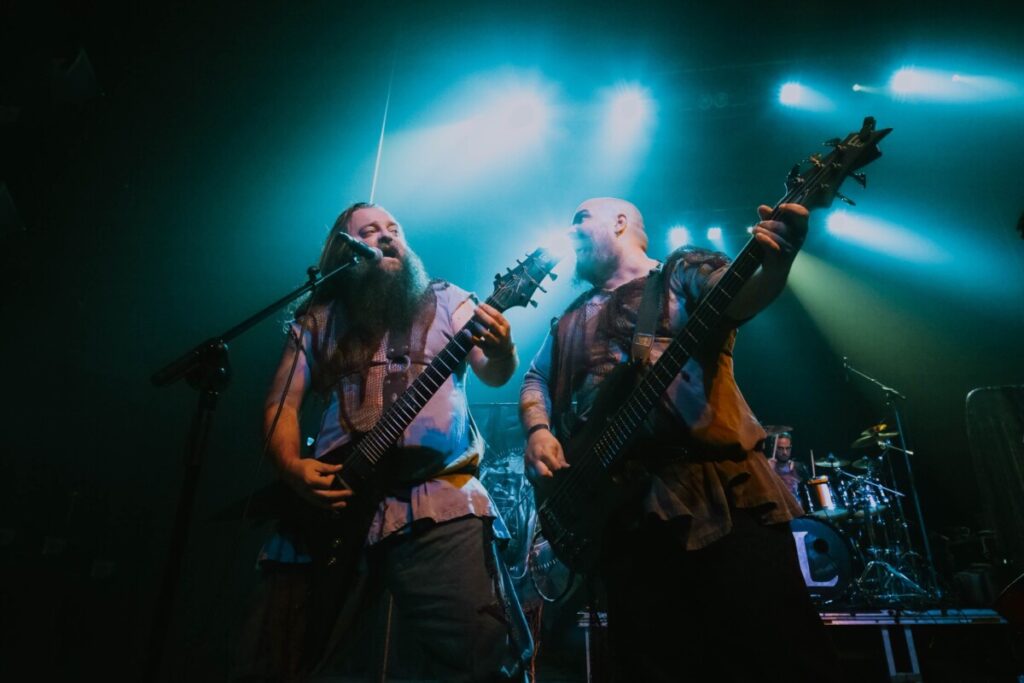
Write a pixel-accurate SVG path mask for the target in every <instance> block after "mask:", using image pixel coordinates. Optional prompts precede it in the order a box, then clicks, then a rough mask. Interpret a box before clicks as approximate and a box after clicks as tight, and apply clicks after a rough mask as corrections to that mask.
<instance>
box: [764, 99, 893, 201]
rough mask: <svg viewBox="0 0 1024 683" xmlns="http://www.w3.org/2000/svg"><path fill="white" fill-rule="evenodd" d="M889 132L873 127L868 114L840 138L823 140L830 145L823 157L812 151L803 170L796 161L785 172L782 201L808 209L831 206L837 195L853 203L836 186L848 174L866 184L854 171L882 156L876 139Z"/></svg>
mask: <svg viewBox="0 0 1024 683" xmlns="http://www.w3.org/2000/svg"><path fill="white" fill-rule="evenodd" d="M891 132H892V128H883V129H882V130H875V119H874V117H871V116H868V117H865V119H864V125H863V126H861V129H860V130H859V131H854V132H852V133H850V134H849V135H847V136H846V137H845V138H843V139H842V140H840V139H839V138H833V139H831V140H828V141H826V142H825V144H826V145H827V146H829V147H831V148H832V151H831V152H829V153H828V154H827V155H826V156H824V157H822V156H821V155H820V154H812V155H811V157H810V159H809V160H808V162H809V163H810V166H808V167H807V169H806V171H803V172H802V171H801V170H800V166H799V164H798V165H796V166H794V167H793V170H791V171H790V172H789V176H788V177H787V178H786V189H787V190H788V191H789V192H788V193H787V194H786V197H785V198H783V200H782V202H793V203H796V204H802V205H803V206H806V207H807V208H809V209H811V208H818V207H828V206H831V204H832V201H833V200H834V199H836V198H837V197H838V198H839V199H840V200H841V201H844V202H846V203H847V204H851V205H852V204H854V202H853V200H852V199H850V198H849V197H846V196H844V195H843V194H841V193H840V192H839V186H840V185H842V184H843V181H845V180H846V179H847V178H850V177H852V178H853V179H854V180H855V181H857V182H858V183H860V185H861V186H862V187H866V186H867V177H866V176H865V175H864V174H863V173H858V172H857V171H858V169H861V168H863V167H864V166H867V165H868V164H870V163H871V162H872V161H874V160H875V159H877V158H878V157H880V156H882V152H881V151H880V150H879V149H878V142H879V141H880V140H881V139H882V138H884V137H885V136H886V135H888V134H889V133H891ZM782 202H780V203H782Z"/></svg>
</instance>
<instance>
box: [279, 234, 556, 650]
mask: <svg viewBox="0 0 1024 683" xmlns="http://www.w3.org/2000/svg"><path fill="white" fill-rule="evenodd" d="M557 263H558V258H557V257H555V256H553V255H552V254H551V253H549V252H548V251H546V250H544V249H537V250H536V251H534V252H532V253H531V254H529V255H528V256H527V257H526V260H524V261H520V260H518V259H517V260H516V264H517V265H516V266H515V267H514V268H508V269H506V271H507V272H506V273H505V274H504V275H501V274H497V275H495V277H494V291H493V293H492V294H491V295H490V297H488V298H487V303H488V304H490V305H491V306H493V307H494V308H496V309H497V310H498V311H501V312H504V311H506V310H508V309H509V308H512V307H514V306H526V305H527V304H531V305H533V306H536V305H537V302H536V301H533V298H532V297H533V296H534V294H535V292H536V291H537V290H538V289H539V290H541V291H542V292H543V291H546V290H545V289H544V288H543V287H542V286H541V282H542V281H543V280H544V278H545V277H550V278H551V279H552V280H554V279H555V278H556V277H557V275H556V274H555V273H552V272H551V271H552V269H553V268H554V267H555V265H556V264H557ZM478 324H479V323H478V321H477V320H476V319H475V317H474V319H472V320H470V321H469V322H467V323H466V324H465V325H464V326H463V327H462V329H460V330H459V331H458V332H457V333H456V334H455V335H454V336H453V337H452V338H451V339H450V340H449V341H448V343H447V344H446V345H445V346H444V348H442V349H441V350H440V351H438V352H437V354H436V355H435V356H434V358H433V360H432V361H431V362H430V363H429V364H428V365H427V367H426V368H424V370H423V371H422V372H421V373H420V374H419V375H418V376H417V377H416V379H415V380H413V381H412V382H411V383H410V384H409V386H408V387H407V388H406V390H405V391H404V392H403V393H402V394H401V396H399V397H398V399H397V400H395V401H394V402H393V403H392V404H391V406H390V407H389V408H388V409H387V410H385V411H384V414H383V415H382V416H381V418H380V419H379V420H378V421H377V423H376V424H375V425H374V426H373V427H372V428H371V429H370V430H369V431H368V432H366V433H363V434H353V439H352V440H351V441H349V442H348V443H346V444H345V445H343V446H341V447H339V448H336V449H334V450H332V451H329V452H328V453H325V454H324V455H323V456H322V457H321V460H322V461H324V462H329V463H331V464H341V465H343V467H342V469H341V470H340V471H339V472H338V473H337V474H335V475H334V478H335V484H336V486H337V488H345V489H351V490H352V491H353V492H354V493H355V495H353V496H352V497H351V498H350V499H349V501H348V505H347V506H346V507H345V508H343V509H341V510H337V511H327V510H322V509H319V508H316V507H314V506H313V505H311V504H310V503H307V502H306V501H304V500H302V499H301V498H299V496H298V495H297V494H295V493H294V492H292V491H291V489H288V488H287V487H283V488H285V489H286V490H285V496H284V500H283V501H281V502H280V503H279V504H280V509H281V515H280V516H281V522H282V524H283V526H284V527H285V528H289V529H291V530H293V531H294V532H296V533H297V534H299V536H300V537H301V538H302V540H303V541H305V543H306V545H307V547H308V549H309V553H310V556H311V557H312V560H313V576H312V581H313V584H312V585H313V587H314V588H313V591H314V594H315V598H314V600H315V604H312V605H311V607H312V608H313V609H312V612H311V619H312V621H313V624H312V625H311V628H310V629H309V631H310V633H311V634H314V633H315V634H318V636H317V637H325V634H329V633H330V631H331V629H332V627H333V626H334V624H333V621H334V619H335V618H336V616H337V614H338V610H339V609H340V608H341V606H342V602H343V600H344V598H345V595H346V594H347V592H348V590H349V588H350V586H351V584H352V581H353V580H354V579H355V574H356V571H357V569H358V561H359V558H360V551H361V549H362V547H363V545H364V543H365V541H366V534H367V532H368V531H369V527H370V523H371V522H372V520H373V516H374V514H375V513H376V509H377V505H378V503H379V502H380V501H381V500H382V499H383V498H384V496H385V490H386V487H387V486H388V484H393V483H394V482H389V481H387V479H388V477H387V467H386V466H387V464H388V456H389V454H391V453H393V452H394V446H395V444H396V443H397V442H398V440H399V438H400V437H401V436H402V434H403V433H404V432H405V429H406V427H408V426H409V424H410V423H411V422H412V421H413V420H414V419H415V417H416V416H417V415H418V414H419V412H420V410H421V409H422V408H423V406H425V405H426V404H427V402H428V401H429V400H430V399H431V398H432V397H433V396H434V395H435V394H436V393H437V391H438V389H440V388H441V386H442V385H443V384H444V383H445V382H446V381H447V380H448V378H449V377H450V376H451V375H452V373H453V372H454V371H455V370H456V368H458V367H459V366H460V365H461V364H462V363H463V362H464V361H465V359H466V357H467V356H468V355H469V352H470V350H471V349H472V348H473V334H474V330H475V329H479V328H478V327H477V326H478ZM322 645H323V643H319V644H317V645H314V650H316V649H319V647H322Z"/></svg>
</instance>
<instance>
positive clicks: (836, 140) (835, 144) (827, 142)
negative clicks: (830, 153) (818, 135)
mask: <svg viewBox="0 0 1024 683" xmlns="http://www.w3.org/2000/svg"><path fill="white" fill-rule="evenodd" d="M841 142H842V140H840V139H839V138H829V139H828V140H825V142H823V143H821V144H823V145H825V146H826V147H838V146H839V143H841Z"/></svg>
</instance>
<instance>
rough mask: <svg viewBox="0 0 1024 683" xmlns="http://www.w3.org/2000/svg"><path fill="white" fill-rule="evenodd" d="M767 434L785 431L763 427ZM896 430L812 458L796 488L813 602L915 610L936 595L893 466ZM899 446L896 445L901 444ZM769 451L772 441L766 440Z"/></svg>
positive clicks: (884, 428)
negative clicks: (848, 453)
mask: <svg viewBox="0 0 1024 683" xmlns="http://www.w3.org/2000/svg"><path fill="white" fill-rule="evenodd" d="M766 430H767V431H768V435H769V437H770V438H774V437H776V436H777V435H779V434H781V433H783V432H786V433H789V432H791V431H792V430H791V429H790V428H788V427H782V426H768V427H766ZM898 436H899V432H898V431H896V430H895V429H892V428H891V427H890V426H889V425H887V424H885V423H879V424H876V425H873V426H871V427H868V428H867V429H865V430H864V431H863V432H861V433H860V435H859V436H858V437H857V438H856V439H855V440H854V441H853V443H851V444H850V448H851V449H853V450H854V451H855V452H857V453H858V454H859V455H860V457H857V458H850V459H844V458H837V457H836V456H834V455H833V454H831V453H830V454H829V455H828V456H827V457H825V458H824V459H818V460H816V459H815V458H814V454H813V452H811V459H810V462H811V469H810V477H809V478H808V479H807V480H806V482H804V483H803V484H802V485H801V487H800V494H801V498H802V500H801V501H800V502H801V504H802V505H803V507H804V510H805V512H806V516H804V517H801V518H799V519H796V520H793V522H792V523H791V526H792V531H793V537H794V540H795V541H796V546H797V558H798V560H799V563H800V569H801V571H802V573H803V577H804V582H805V584H806V585H807V588H808V591H809V592H810V594H811V597H812V599H813V600H815V601H816V602H818V603H819V604H823V605H824V604H827V605H834V606H849V607H861V606H872V607H875V606H890V607H892V606H895V607H919V606H922V605H925V604H928V603H930V602H932V601H934V600H935V599H936V598H937V589H936V588H934V584H933V574H932V573H930V572H931V570H930V563H929V562H927V561H926V560H925V559H924V558H923V557H922V556H921V555H920V554H918V553H917V552H916V551H915V549H914V545H913V543H912V540H911V536H910V531H909V529H910V527H909V525H908V523H907V518H906V516H905V514H904V500H905V499H906V498H907V496H906V494H905V493H903V492H902V491H900V490H898V489H897V488H896V477H895V472H894V468H893V464H892V457H893V454H895V453H901V452H904V451H903V449H902V448H901V447H899V446H897V445H896V442H895V441H894V438H895V437H898ZM900 443H902V442H900ZM773 448H774V445H773Z"/></svg>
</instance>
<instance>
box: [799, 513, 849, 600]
mask: <svg viewBox="0 0 1024 683" xmlns="http://www.w3.org/2000/svg"><path fill="white" fill-rule="evenodd" d="M789 525H790V529H791V530H792V532H793V541H794V542H795V543H796V557H797V561H798V562H799V564H800V573H801V574H802V575H803V578H804V583H805V584H806V585H807V591H808V592H809V593H810V595H811V600H813V601H814V602H815V603H817V604H819V605H828V604H832V603H835V602H842V601H843V599H845V598H846V597H848V595H849V590H850V587H851V586H852V584H853V580H854V578H856V575H855V573H854V572H856V571H858V570H859V568H860V564H861V562H860V561H859V556H858V554H857V552H856V550H855V549H854V547H853V545H852V544H851V543H850V541H849V539H848V538H847V537H846V536H845V535H844V534H843V533H842V532H841V531H839V530H838V529H836V528H835V527H834V526H832V525H831V524H829V523H828V522H824V521H822V520H820V519H815V518H813V517H798V518H797V519H794V520H793V521H792V522H790V523H789Z"/></svg>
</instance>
